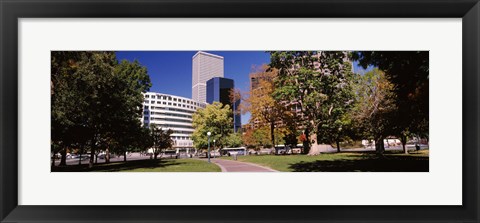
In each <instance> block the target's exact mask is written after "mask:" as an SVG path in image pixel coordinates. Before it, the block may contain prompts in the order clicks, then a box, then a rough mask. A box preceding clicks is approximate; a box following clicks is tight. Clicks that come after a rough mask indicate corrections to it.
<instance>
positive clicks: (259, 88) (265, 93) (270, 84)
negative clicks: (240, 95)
mask: <svg viewBox="0 0 480 223" xmlns="http://www.w3.org/2000/svg"><path fill="white" fill-rule="evenodd" d="M277 74H278V70H277V69H270V67H269V66H267V65H265V64H264V65H262V66H261V67H258V68H254V71H253V72H252V73H251V74H250V79H251V81H252V85H251V88H250V91H249V93H248V98H247V99H246V100H245V101H246V103H245V104H244V110H245V111H248V112H250V113H251V119H250V121H251V122H252V124H253V125H254V126H256V127H261V126H268V127H269V128H270V129H269V130H270V140H271V144H272V145H275V144H276V143H275V135H276V134H275V133H276V131H275V127H277V131H278V130H280V129H282V132H285V131H283V127H282V126H279V125H277V124H279V122H281V121H282V119H283V117H285V116H286V114H287V109H286V106H285V105H284V104H282V103H281V102H279V101H276V100H275V99H274V98H273V97H272V94H273V92H274V91H275V85H274V79H275V78H276V76H277ZM276 125H277V126H276Z"/></svg>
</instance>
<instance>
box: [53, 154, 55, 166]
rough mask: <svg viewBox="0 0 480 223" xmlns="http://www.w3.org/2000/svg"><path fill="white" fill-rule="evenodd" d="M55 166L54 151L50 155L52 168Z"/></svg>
mask: <svg viewBox="0 0 480 223" xmlns="http://www.w3.org/2000/svg"><path fill="white" fill-rule="evenodd" d="M53 167H55V153H53V156H52V168H53Z"/></svg>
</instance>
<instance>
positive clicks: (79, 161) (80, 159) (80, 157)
mask: <svg viewBox="0 0 480 223" xmlns="http://www.w3.org/2000/svg"><path fill="white" fill-rule="evenodd" d="M82 153H83V148H81V149H80V156H79V157H78V165H82Z"/></svg>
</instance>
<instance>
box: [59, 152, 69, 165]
mask: <svg viewBox="0 0 480 223" xmlns="http://www.w3.org/2000/svg"><path fill="white" fill-rule="evenodd" d="M66 165H67V148H63V150H62V158H61V159H60V165H59V166H66Z"/></svg>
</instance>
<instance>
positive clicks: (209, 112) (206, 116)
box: [192, 102, 233, 149]
mask: <svg viewBox="0 0 480 223" xmlns="http://www.w3.org/2000/svg"><path fill="white" fill-rule="evenodd" d="M192 125H193V128H194V129H195V130H194V131H193V134H192V139H193V142H194V145H195V147H196V148H197V149H206V148H207V146H208V136H207V132H211V134H212V135H211V136H210V143H212V142H213V140H214V139H215V141H216V145H217V146H219V147H220V148H222V147H223V146H224V145H226V143H225V138H226V136H227V135H229V134H230V133H232V131H233V118H232V110H231V109H230V106H229V105H223V104H222V103H220V102H214V103H213V104H210V105H207V106H206V107H205V108H200V109H198V110H197V111H196V112H195V113H194V114H193V116H192Z"/></svg>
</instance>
